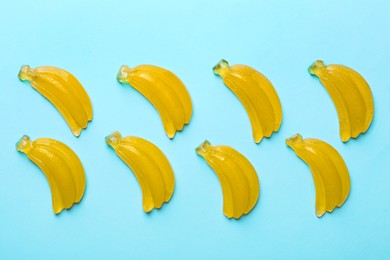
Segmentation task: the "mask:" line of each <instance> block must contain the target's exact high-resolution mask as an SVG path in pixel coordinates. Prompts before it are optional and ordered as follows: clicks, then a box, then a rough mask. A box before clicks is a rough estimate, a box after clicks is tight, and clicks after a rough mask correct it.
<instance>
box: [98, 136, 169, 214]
mask: <svg viewBox="0 0 390 260" xmlns="http://www.w3.org/2000/svg"><path fill="white" fill-rule="evenodd" d="M106 143H107V144H108V145H109V146H111V147H112V148H113V149H114V150H115V152H116V154H117V155H118V156H119V158H121V159H122V160H123V161H124V162H125V163H126V165H127V166H128V167H129V168H130V169H131V170H132V171H133V173H134V175H135V177H136V178H137V181H138V183H139V185H140V186H141V190H142V201H143V208H144V211H145V212H150V211H151V210H152V209H154V208H161V206H162V205H163V203H164V202H168V201H169V200H170V199H171V197H172V194H173V191H174V189H175V176H174V174H173V170H172V167H171V165H170V164H169V161H168V159H167V158H166V157H165V155H164V154H163V153H162V152H161V150H160V149H159V148H158V147H157V146H155V145H154V144H152V143H151V142H149V141H147V140H145V139H142V138H139V137H135V136H127V137H122V136H121V134H120V133H119V132H117V131H116V132H114V133H112V134H111V135H109V136H107V137H106Z"/></svg>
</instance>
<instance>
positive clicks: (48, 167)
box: [16, 135, 86, 214]
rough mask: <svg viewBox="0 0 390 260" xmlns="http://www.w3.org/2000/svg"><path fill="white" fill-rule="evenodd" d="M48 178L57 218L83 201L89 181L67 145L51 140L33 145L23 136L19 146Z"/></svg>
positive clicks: (36, 142)
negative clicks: (87, 181)
mask: <svg viewBox="0 0 390 260" xmlns="http://www.w3.org/2000/svg"><path fill="white" fill-rule="evenodd" d="M16 149H17V150H18V151H19V152H22V153H25V154H26V155H27V157H28V158H29V159H30V160H31V161H32V162H33V163H35V164H36V165H37V166H38V167H39V168H40V169H41V170H42V172H43V173H44V174H45V176H46V179H47V180H48V182H49V185H50V190H51V195H52V205H53V211H54V213H55V214H58V213H60V212H61V211H62V210H63V209H69V208H71V207H72V206H73V204H74V203H78V202H80V200H81V199H82V198H83V195H84V191H85V186H86V178H85V173H84V169H83V165H82V164H81V161H80V159H79V158H78V157H77V155H76V154H75V153H74V152H73V151H72V150H71V149H70V148H69V147H68V146H66V145H65V144H63V143H61V142H59V141H57V140H54V139H50V138H40V139H36V140H35V141H31V140H30V138H29V137H28V136H26V135H25V136H23V137H22V138H21V139H20V140H19V141H18V142H17V144H16Z"/></svg>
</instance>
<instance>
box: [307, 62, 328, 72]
mask: <svg viewBox="0 0 390 260" xmlns="http://www.w3.org/2000/svg"><path fill="white" fill-rule="evenodd" d="M324 67H325V65H324V62H323V61H322V60H316V61H315V62H314V63H313V64H312V65H311V66H310V67H309V73H310V74H311V75H314V76H315V75H317V74H318V71H319V70H320V69H323V68H324Z"/></svg>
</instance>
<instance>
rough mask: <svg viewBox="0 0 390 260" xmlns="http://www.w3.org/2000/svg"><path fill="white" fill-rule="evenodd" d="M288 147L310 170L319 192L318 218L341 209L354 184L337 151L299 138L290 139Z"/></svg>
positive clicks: (317, 142) (319, 142)
mask: <svg viewBox="0 0 390 260" xmlns="http://www.w3.org/2000/svg"><path fill="white" fill-rule="evenodd" d="M286 144H287V145H288V146H289V147H290V148H291V149H293V150H294V152H295V153H296V155H297V156H298V157H299V158H301V159H302V160H303V161H304V162H306V163H307V164H308V165H309V167H310V170H311V173H312V175H313V180H314V185H315V189H316V215H317V217H321V216H322V215H324V214H325V212H332V211H333V210H334V209H335V208H336V207H341V206H342V205H343V204H344V202H345V201H346V199H347V198H348V195H349V192H350V189H351V182H350V178H349V172H348V169H347V166H346V164H345V162H344V160H343V158H342V157H341V155H340V154H339V153H338V152H337V150H336V149H334V148H333V147H332V146H331V145H329V144H328V143H325V142H323V141H321V140H318V139H312V138H310V139H305V140H303V139H302V136H301V135H299V134H297V135H295V136H292V137H291V138H288V139H286Z"/></svg>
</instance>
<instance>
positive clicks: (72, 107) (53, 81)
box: [19, 65, 92, 137]
mask: <svg viewBox="0 0 390 260" xmlns="http://www.w3.org/2000/svg"><path fill="white" fill-rule="evenodd" d="M19 79H20V80H22V81H26V80H27V81H29V82H30V84H31V86H32V87H33V88H34V89H35V90H37V91H38V92H39V93H40V94H41V95H42V96H44V97H45V98H47V99H48V100H49V101H50V102H51V103H52V104H53V105H54V106H55V107H56V108H57V109H58V111H59V112H60V114H61V115H62V117H63V118H64V119H65V121H66V122H67V124H68V125H69V127H70V129H71V130H72V132H73V134H74V135H75V136H76V137H77V136H79V135H80V133H81V131H82V130H83V129H84V128H86V127H87V125H88V122H89V121H91V120H92V103H91V100H90V98H89V96H88V94H87V92H86V91H85V90H84V88H83V86H82V85H81V84H80V82H79V81H78V80H77V79H76V78H75V77H74V76H73V75H72V74H71V73H70V72H68V71H66V70H63V69H60V68H56V67H51V66H44V67H37V68H35V69H32V68H30V67H29V66H28V65H24V66H22V68H21V69H20V72H19Z"/></svg>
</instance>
